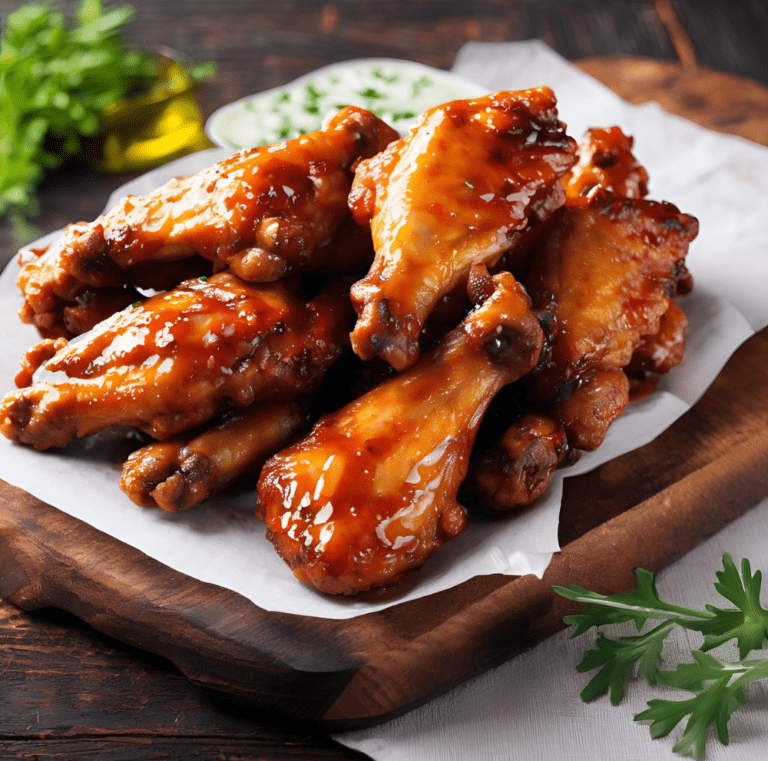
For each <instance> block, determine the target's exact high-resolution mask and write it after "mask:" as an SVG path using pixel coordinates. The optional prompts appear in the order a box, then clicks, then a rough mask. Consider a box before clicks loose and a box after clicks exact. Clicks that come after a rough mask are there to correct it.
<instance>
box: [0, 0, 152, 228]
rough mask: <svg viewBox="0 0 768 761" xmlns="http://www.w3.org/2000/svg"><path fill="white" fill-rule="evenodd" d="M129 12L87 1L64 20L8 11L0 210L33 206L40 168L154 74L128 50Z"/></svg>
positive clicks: (0, 58)
mask: <svg viewBox="0 0 768 761" xmlns="http://www.w3.org/2000/svg"><path fill="white" fill-rule="evenodd" d="M132 15H133V9H132V8H131V7H130V6H123V7H120V8H116V9H114V10H109V11H104V10H103V8H102V5H101V2H100V0H84V1H83V3H82V5H81V6H80V8H79V10H78V12H77V16H76V23H75V24H74V25H68V24H67V22H66V21H65V19H64V17H63V15H62V14H61V13H60V12H59V11H57V10H55V9H54V8H53V6H52V5H50V4H48V5H38V4H29V5H25V6H23V7H21V8H19V9H18V10H16V11H14V12H13V13H12V14H10V15H9V16H8V19H7V22H6V24H5V28H4V29H3V32H2V43H1V45H2V47H0V215H2V214H5V213H7V212H9V211H13V210H17V211H18V210H23V211H25V212H26V213H29V212H33V211H34V210H35V197H34V193H35V189H36V187H37V184H38V183H39V182H40V180H41V179H42V176H43V173H44V172H45V171H46V170H48V169H52V168H55V167H57V166H59V165H60V164H61V162H62V161H64V160H65V159H66V158H67V157H69V156H72V155H74V154H76V153H77V152H78V151H79V149H80V140H81V138H82V137H84V136H90V135H93V134H95V133H96V132H97V131H98V129H99V126H100V120H101V117H102V115H103V114H104V112H105V111H106V109H107V108H108V107H109V106H110V105H111V104H113V103H115V102H116V101H118V100H120V99H121V98H123V97H125V96H126V95H128V94H129V93H131V92H132V91H135V90H139V89H141V88H143V87H145V86H146V85H147V83H148V82H149V81H150V80H151V79H152V78H153V77H155V75H156V63H155V61H154V59H153V57H152V56H151V55H150V54H149V53H146V52H142V51H129V50H126V46H125V42H124V40H123V38H122V36H121V34H120V31H119V30H120V29H121V27H123V26H124V24H125V23H126V22H127V21H128V20H129V19H130V18H131V17H132Z"/></svg>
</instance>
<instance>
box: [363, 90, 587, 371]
mask: <svg viewBox="0 0 768 761" xmlns="http://www.w3.org/2000/svg"><path fill="white" fill-rule="evenodd" d="M555 103H556V101H555V97H554V95H553V94H552V92H551V90H549V89H548V88H538V89H534V90H523V91H520V92H500V93H497V94H495V95H489V96H487V97H485V98H478V99H476V100H465V101H454V102H452V103H447V104H445V105H442V106H438V107H436V108H433V109H430V110H429V111H427V112H425V113H424V114H423V115H422V117H421V118H420V120H419V122H418V124H417V126H416V127H414V129H413V130H411V132H410V134H409V135H408V136H407V137H405V138H403V139H402V140H399V141H397V142H395V143H392V144H391V145H390V146H389V147H388V148H387V149H386V150H385V151H383V152H382V153H380V154H379V155H377V156H375V157H373V158H372V159H369V160H365V161H362V162H361V163H360V165H359V166H358V168H357V170H356V172H355V180H354V183H353V186H352V193H351V195H350V208H351V209H352V212H353V214H354V216H355V219H356V220H357V221H358V222H359V223H360V224H366V223H370V226H371V231H372V234H373V242H374V248H375V250H376V258H375V260H374V264H373V266H372V268H371V270H370V272H369V273H368V274H367V275H366V277H365V278H363V279H362V280H361V281H360V282H358V283H356V284H355V285H354V286H353V287H352V301H353V304H354V307H355V310H356V311H357V313H358V321H357V323H356V325H355V329H354V332H353V333H352V346H353V349H354V350H355V352H356V353H357V354H359V355H360V356H361V357H362V358H363V359H366V360H368V359H371V358H373V357H374V356H376V355H379V356H381V357H383V358H384V359H386V360H387V362H389V363H390V364H391V365H392V366H393V367H395V368H396V369H398V370H402V369H404V368H406V367H408V366H410V365H412V364H413V363H414V362H415V361H416V359H417V357H418V354H419V336H420V333H421V330H422V328H423V326H424V323H425V322H426V319H427V317H428V316H429V314H430V312H431V311H432V309H433V308H434V306H435V304H436V303H437V302H438V301H439V300H440V299H441V298H442V297H443V296H444V295H445V294H447V293H449V292H450V291H452V290H453V289H454V288H455V287H456V286H457V285H459V284H461V283H465V282H466V279H467V275H468V273H469V271H470V269H471V267H472V266H473V265H474V264H493V263H495V262H496V261H497V260H498V259H499V257H500V256H501V255H502V254H503V253H504V251H506V250H507V249H508V248H509V247H510V245H511V244H512V241H513V240H514V239H515V236H516V234H517V233H518V232H519V231H520V230H523V229H524V228H525V227H526V226H527V225H528V224H529V223H531V222H534V221H539V220H542V219H544V218H546V217H547V216H548V215H549V214H550V213H551V212H552V211H553V210H554V209H556V208H558V207H559V206H561V205H562V204H563V203H564V202H565V193H564V190H563V186H562V183H561V182H560V178H561V177H562V176H563V175H564V174H565V172H567V171H568V169H569V168H570V167H571V166H572V165H573V163H574V162H575V160H576V158H575V151H576V144H575V142H574V141H573V140H572V139H571V138H570V137H568V136H567V135H566V134H565V131H564V126H563V125H562V124H561V123H560V122H559V121H558V120H557V110H556V108H555Z"/></svg>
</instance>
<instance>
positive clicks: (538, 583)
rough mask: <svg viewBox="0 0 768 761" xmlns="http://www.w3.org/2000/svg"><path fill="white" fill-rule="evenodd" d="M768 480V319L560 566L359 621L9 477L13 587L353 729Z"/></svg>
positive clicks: (8, 594)
mask: <svg viewBox="0 0 768 761" xmlns="http://www.w3.org/2000/svg"><path fill="white" fill-rule="evenodd" d="M649 63H650V64H653V63H654V62H649ZM660 65H661V64H660ZM600 66H602V64H601V63H599V62H584V64H583V68H584V69H585V70H586V71H588V72H590V73H592V74H593V75H595V76H598V78H602V79H604V81H606V83H607V84H609V85H610V84H611V77H614V78H615V81H616V83H617V86H616V89H617V90H618V91H619V92H620V93H621V91H622V83H623V84H624V85H625V84H626V82H628V81H631V77H630V76H629V74H628V73H627V72H629V71H630V70H631V71H635V70H636V68H635V66H636V62H635V61H629V62H627V63H626V65H624V64H622V63H621V62H620V61H619V62H617V61H615V60H614V62H613V64H612V65H611V67H610V69H605V71H604V72H603V73H604V76H603V77H601V76H600V74H599V72H598V71H597V69H599V68H600ZM673 66H674V65H673ZM600 71H603V70H602V69H600ZM610 72H613V74H611V73H610ZM702 75H703V74H702V73H701V72H699V73H698V74H697V76H702ZM677 76H678V78H682V80H685V78H686V77H687V76H688V74H687V73H685V72H681V71H678V72H677ZM670 82H671V80H670V79H669V77H668V76H667V78H666V79H664V85H663V86H662V89H663V91H664V92H663V94H665V97H668V96H669V88H670V87H671V85H670ZM684 87H685V82H684V81H683V85H682V86H681V87H680V92H684ZM623 94H625V95H626V93H623ZM666 105H667V107H668V108H670V109H671V110H678V111H681V110H684V109H683V108H682V105H680V107H679V108H678V109H674V108H671V106H674V102H672V103H671V105H670V103H669V102H667V104H666ZM712 108H713V109H719V110H716V111H715V112H713V111H712V110H711V109H710V110H709V111H708V113H709V118H710V122H709V126H712V121H711V120H712V119H713V118H715V116H716V115H718V114H719V116H717V118H720V121H721V123H720V125H719V128H720V129H723V130H724V131H736V130H734V129H729V128H728V119H729V118H730V116H729V114H728V113H726V112H725V111H723V110H721V106H719V105H717V104H715V105H714V106H712ZM758 111H759V109H758ZM713 114H715V115H713ZM763 116H764V112H763V113H757V112H756V118H763ZM749 118H750V117H749V116H747V117H746V120H744V119H737V120H736V121H735V122H733V124H735V125H736V126H737V127H738V126H739V125H743V124H744V123H745V122H747V123H748V122H749ZM702 121H704V120H702ZM733 124H732V125H731V126H733ZM766 138H768V136H766ZM766 495H768V329H765V330H763V331H761V332H760V333H759V334H757V335H756V336H754V337H753V338H751V339H750V340H749V341H747V342H746V343H745V344H744V345H743V346H742V347H741V348H740V349H739V350H738V351H737V353H736V354H735V355H734V357H733V358H732V359H731V360H730V361H729V363H728V364H727V366H726V367H725V369H724V370H723V372H722V373H721V374H720V375H719V377H718V378H717V380H716V381H715V382H714V384H713V385H712V386H711V387H710V389H709V390H708V391H707V393H706V394H705V395H704V396H703V397H702V399H701V400H700V401H699V402H698V403H697V404H696V405H695V407H693V408H692V409H691V410H689V411H688V412H687V413H686V414H685V415H684V416H683V417H682V418H680V419H679V420H678V421H677V422H676V423H675V424H674V425H673V426H672V427H671V428H669V429H668V430H667V431H666V432H665V433H663V434H662V435H661V436H660V437H659V438H657V439H656V440H655V441H653V442H651V443H650V444H648V445H647V446H645V447H643V448H641V449H639V450H636V451H634V452H631V453H629V454H627V455H624V456H623V457H620V458H617V459H616V460H613V461H611V462H609V463H606V464H605V465H603V466H602V467H600V468H598V469H597V470H595V471H592V472H591V473H588V474H585V475H582V476H578V477H574V478H570V479H567V480H566V483H565V491H564V497H563V509H562V514H561V525H560V541H561V545H562V547H563V550H562V551H561V552H560V553H558V554H557V555H555V557H554V559H553V562H552V563H551V565H550V567H549V569H548V570H547V572H546V573H545V575H544V578H543V579H537V578H535V577H533V576H525V577H522V578H513V577H507V576H485V577H478V578H475V579H471V580H469V581H467V582H465V583H464V584H461V585H460V586H458V587H455V588H453V589H450V590H447V591H445V592H441V593H439V594H436V595H432V596H430V597H427V598H422V599H420V600H415V601H412V602H408V603H401V604H397V605H394V606H393V607H391V608H389V609H387V610H384V611H382V612H377V613H371V614H367V615H362V616H358V617H356V618H353V619H349V620H345V621H330V620H325V619H316V618H309V617H303V616H295V615H289V614H282V613H270V612H266V611H263V610H261V609H260V608H258V607H257V606H255V605H254V604H252V603H251V602H249V601H248V600H246V599H244V598H243V597H241V596H240V595H238V594H236V593H233V592H230V591H228V590H225V589H222V588H220V587H216V586H214V585H210V584H205V583H202V582H199V581H196V580H194V579H192V578H190V577H188V576H185V575H184V574H180V573H178V572H176V571H173V570H171V569H170V568H168V567H167V566H165V565H163V564H162V563H159V562H157V561H155V560H152V559H151V558H149V557H147V556H146V555H144V554H142V553H141V552H139V551H138V550H136V549H134V548H132V547H130V546H127V545H125V544H123V543H121V542H119V541H117V540H115V539H113V538H111V537H109V536H107V535H105V534H103V533H101V532H99V531H97V530H96V529H93V528H91V527H90V526H88V525H86V524H84V523H82V522H80V521H78V520H77V519H75V518H72V517H71V516H69V515H67V514H65V513H62V512H61V511H59V510H56V509H55V508H53V507H51V506H49V505H46V504H45V503H43V502H41V501H40V500H38V499H36V498H34V497H32V496H30V495H29V494H27V493H26V492H24V491H22V490H20V489H17V488H15V487H13V486H10V485H8V484H6V483H4V482H2V481H0V596H2V597H5V598H7V599H9V600H11V601H12V602H14V603H15V604H17V605H19V606H20V607H22V608H24V609H27V610H32V609H35V608H38V607H42V606H49V605H50V606H56V607H59V608H63V609H65V610H68V611H70V612H72V613H74V614H75V615H77V616H78V617H80V618H82V619H83V620H85V621H87V622H88V623H89V624H91V625H92V626H93V627H95V628H96V629H99V630H100V631H103V632H105V633H107V634H109V635H111V636H113V637H115V638H117V639H118V640H120V641H122V642H125V643H127V644H130V645H133V646H136V647H139V648H143V649H145V650H148V651H150V652H153V653H156V654H159V655H162V656H165V657H167V658H168V659H170V660H171V661H173V662H174V663H175V664H176V665H177V666H178V667H179V668H180V669H181V671H182V672H183V673H184V674H186V675H187V676H188V677H189V678H190V679H191V680H192V681H194V682H196V683H198V684H201V685H204V686H206V687H209V688H211V689H214V690H217V691H221V692H224V693H227V694H228V695H230V696H232V697H234V698H235V699H236V700H238V701H240V702H242V703H246V704H252V705H254V706H258V707H259V709H260V710H262V711H264V710H266V711H275V712H277V713H280V714H282V715H287V716H290V717H294V718H300V719H304V720H307V721H309V722H313V723H319V724H322V725H323V726H324V728H326V729H347V728H354V727H361V726H367V725H372V724H376V723H379V722H381V721H384V720H386V719H388V718H392V717H393V716H396V715H398V714H400V713H403V712H405V711H407V710H409V709H411V708H413V707H415V706H417V705H419V704H421V703H423V702H425V701H428V700H430V699H432V698H434V697H436V696H437V695H439V694H441V693H444V692H446V691H447V690H449V689H451V688H452V687H454V686H456V685H458V684H460V683H461V682H463V681H465V680H467V679H469V678H471V677H473V676H475V675H477V674H480V673H482V672H483V671H485V670H487V669H489V668H491V667H492V666H494V665H497V664H499V663H501V662H503V661H504V660H506V659H508V658H509V657H511V656H512V655H514V654H515V653H517V652H520V651H521V650H523V649H525V648H527V647H530V646H531V645H533V644H534V643H536V642H537V641H540V640H541V639H542V638H544V637H546V636H549V635H551V634H553V633H554V632H556V631H557V630H558V629H560V628H562V625H563V624H562V617H563V615H564V614H566V613H567V612H569V611H570V610H571V608H570V605H571V604H570V603H568V602H567V601H565V600H564V599H562V598H559V597H556V596H555V595H553V593H552V592H551V586H552V585H553V584H559V585H564V586H567V585H569V584H571V583H578V584H581V585H583V586H587V587H590V588H593V589H598V590H602V591H604V592H614V591H619V590H623V589H627V588H630V587H631V586H633V583H634V576H633V569H634V568H635V567H637V566H642V567H645V568H647V569H649V570H651V571H657V570H659V569H661V568H663V567H664V566H666V565H668V564H669V563H671V562H672V561H674V560H676V559H677V558H679V557H680V556H682V555H683V554H685V553H686V552H687V551H689V550H690V549H692V548H693V547H695V546H696V545H697V544H699V543H700V542H702V541H703V540H704V539H706V538H708V537H709V536H711V535H712V534H714V533H715V532H717V531H718V530H720V529H721V528H723V527H724V526H725V525H727V524H728V523H729V522H730V521H732V520H733V519H734V518H736V517H738V516H739V515H741V514H742V513H744V512H745V511H746V510H748V509H749V508H750V507H752V506H753V505H754V504H756V503H757V502H758V501H760V500H761V499H762V498H763V497H765V496H766Z"/></svg>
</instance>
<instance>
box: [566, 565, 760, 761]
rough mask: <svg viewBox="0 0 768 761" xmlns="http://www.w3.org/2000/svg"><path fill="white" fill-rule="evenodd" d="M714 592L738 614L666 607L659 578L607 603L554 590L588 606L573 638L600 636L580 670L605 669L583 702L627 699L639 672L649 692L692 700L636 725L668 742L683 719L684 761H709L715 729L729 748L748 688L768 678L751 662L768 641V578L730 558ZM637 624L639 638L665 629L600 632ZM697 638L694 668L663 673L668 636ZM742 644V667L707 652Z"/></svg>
mask: <svg viewBox="0 0 768 761" xmlns="http://www.w3.org/2000/svg"><path fill="white" fill-rule="evenodd" d="M716 576H717V582H716V583H715V585H714V586H715V589H716V590H717V592H719V593H720V595H722V596H723V597H724V598H725V599H726V600H728V601H729V602H731V603H732V604H733V605H735V606H736V607H735V608H720V607H717V606H715V605H709V604H708V605H706V606H705V609H704V610H696V609H693V608H686V607H681V606H679V605H674V604H672V603H668V602H666V601H664V600H662V599H661V598H660V597H659V593H658V591H657V589H656V584H655V581H654V577H653V574H652V573H650V572H649V571H646V570H643V569H638V570H636V571H635V577H636V580H637V586H636V589H635V591H634V592H624V593H620V594H615V595H602V594H599V593H597V592H590V591H589V590H586V589H584V588H583V587H579V586H577V585H575V584H574V585H572V586H571V587H570V588H564V587H553V589H554V591H555V592H557V593H558V594H560V595H562V596H563V597H567V598H568V599H569V600H573V601H575V602H580V603H584V607H583V608H582V610H581V612H579V613H577V614H574V615H571V616H566V617H565V618H564V619H563V620H564V621H565V623H567V624H570V625H573V626H575V627H576V628H575V630H574V632H573V635H572V636H574V637H576V636H578V635H580V634H583V633H584V632H586V631H588V630H589V629H592V628H597V629H598V633H597V641H596V646H595V649H592V650H588V651H587V653H586V654H585V656H584V659H583V660H582V662H581V663H580V664H579V665H578V666H577V670H578V671H580V672H586V671H593V670H595V669H598V671H597V673H596V674H595V675H594V676H593V677H592V679H591V681H590V682H589V684H588V685H587V686H586V687H585V688H584V690H582V693H581V697H582V699H583V700H591V699H592V698H595V697H597V696H598V695H603V694H605V693H609V695H610V700H611V703H613V704H614V705H618V704H619V703H620V702H621V700H622V699H623V698H624V691H625V684H626V682H627V680H628V679H629V678H630V677H632V675H633V674H634V673H635V672H637V673H639V674H641V675H642V676H644V677H645V679H646V680H647V681H648V683H649V684H650V685H657V684H659V683H662V684H665V685H667V686H670V687H675V688H678V689H681V690H686V691H688V692H691V693H693V697H692V698H688V699H686V700H664V699H654V700H650V701H649V702H648V708H647V709H646V710H645V711H643V712H641V713H639V714H638V715H637V716H635V721H650V722H651V724H650V732H651V737H653V738H657V737H664V736H666V735H668V734H669V733H670V732H671V731H672V730H673V729H674V728H675V727H676V726H677V725H678V724H679V723H680V722H681V721H682V720H683V719H685V718H686V717H689V718H688V721H687V723H686V726H685V730H684V734H683V737H682V739H681V740H680V741H679V742H678V743H677V744H676V745H675V746H674V748H673V750H674V751H675V752H678V753H683V754H687V755H692V756H694V757H695V758H699V759H700V758H704V752H705V746H706V739H707V732H708V729H709V728H710V727H711V726H714V727H715V729H716V731H717V735H718V737H719V739H720V741H721V742H722V743H723V744H724V745H727V744H728V720H729V719H730V717H731V715H732V714H733V712H734V711H735V710H736V709H737V708H738V707H739V706H740V705H742V704H743V703H744V701H745V696H744V690H743V687H744V685H745V684H746V683H747V682H750V681H753V680H755V679H764V678H766V677H768V659H766V658H759V659H758V658H751V659H748V658H747V655H749V653H750V652H752V651H753V650H759V649H761V648H762V647H763V644H764V642H765V641H766V639H768V610H765V609H764V608H763V607H762V606H761V604H760V587H761V583H762V573H761V572H760V571H756V572H755V573H754V574H753V573H752V569H751V567H750V564H749V561H748V560H746V559H744V560H742V562H741V573H739V570H738V569H737V568H736V565H735V564H734V562H733V559H732V558H731V557H730V555H727V554H726V555H724V556H723V569H722V570H721V571H718V572H717V573H716ZM629 621H632V622H634V624H635V626H636V627H637V630H638V632H640V631H641V630H642V628H643V626H644V625H645V624H646V622H649V621H660V622H661V623H658V624H657V625H656V626H654V627H653V628H652V629H650V630H648V631H647V632H645V633H642V634H638V635H636V636H625V637H617V638H615V639H611V638H609V637H607V636H606V635H605V634H604V633H603V632H602V631H599V629H600V627H604V626H609V625H613V624H621V623H627V622H629ZM676 627H679V628H682V629H687V630H690V631H696V632H699V633H700V634H702V635H703V638H704V639H703V643H702V645H701V647H700V648H699V649H697V650H693V651H692V653H691V655H692V658H693V663H680V664H678V665H677V667H676V669H675V670H673V671H666V670H663V669H662V668H661V662H662V661H661V655H662V650H663V647H664V642H665V640H666V638H667V636H668V635H669V634H670V633H671V632H672V631H673V630H674V629H675V628H676ZM731 640H736V644H737V646H738V650H739V658H740V660H738V661H732V662H727V661H721V660H718V659H717V658H715V657H714V656H712V655H709V653H708V651H710V650H712V649H714V648H716V647H719V646H720V645H723V644H725V643H726V642H730V641H731Z"/></svg>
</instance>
